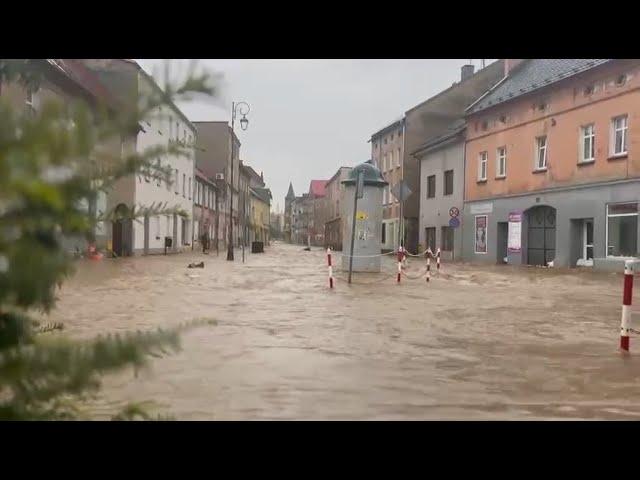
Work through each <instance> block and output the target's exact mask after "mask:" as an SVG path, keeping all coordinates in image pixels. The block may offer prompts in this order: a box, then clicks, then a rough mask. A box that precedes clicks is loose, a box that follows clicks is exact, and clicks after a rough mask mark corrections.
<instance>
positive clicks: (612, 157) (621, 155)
mask: <svg viewBox="0 0 640 480" xmlns="http://www.w3.org/2000/svg"><path fill="white" fill-rule="evenodd" d="M628 156H629V152H624V153H616V154H614V155H609V158H608V159H607V160H623V159H626V158H627V157H628Z"/></svg>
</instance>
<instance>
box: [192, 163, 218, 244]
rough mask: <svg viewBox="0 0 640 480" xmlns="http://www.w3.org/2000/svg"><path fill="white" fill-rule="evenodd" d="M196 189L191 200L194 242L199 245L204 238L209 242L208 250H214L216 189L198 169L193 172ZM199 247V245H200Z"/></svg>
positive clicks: (216, 212) (210, 180) (216, 214)
mask: <svg viewBox="0 0 640 480" xmlns="http://www.w3.org/2000/svg"><path fill="white" fill-rule="evenodd" d="M195 177H196V187H195V194H194V198H193V228H194V231H195V232H196V238H195V240H194V242H198V244H200V243H201V242H202V240H203V238H204V237H205V236H206V237H207V238H208V241H209V245H210V247H209V248H213V249H215V244H214V243H213V239H214V233H215V227H216V220H217V219H218V213H219V212H218V211H217V210H216V207H217V205H218V201H217V198H216V196H217V193H216V191H217V187H216V185H215V182H214V181H213V180H212V179H210V178H207V176H206V175H205V174H204V172H202V171H201V170H200V169H199V168H196V170H195ZM200 246H201V245H200Z"/></svg>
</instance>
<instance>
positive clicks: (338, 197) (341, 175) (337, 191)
mask: <svg viewBox="0 0 640 480" xmlns="http://www.w3.org/2000/svg"><path fill="white" fill-rule="evenodd" d="M351 170H352V168H351V167H340V168H339V169H338V171H337V172H336V173H335V174H334V175H333V176H332V177H331V178H330V179H329V180H328V181H327V185H326V187H325V190H326V196H325V209H326V210H325V223H324V244H325V247H331V249H332V250H342V231H343V229H344V228H345V227H344V225H345V222H346V219H345V218H344V217H343V216H342V213H341V209H342V208H343V205H344V185H342V181H343V180H346V179H347V178H348V176H349V172H351Z"/></svg>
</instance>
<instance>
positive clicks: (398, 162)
mask: <svg viewBox="0 0 640 480" xmlns="http://www.w3.org/2000/svg"><path fill="white" fill-rule="evenodd" d="M399 166H400V149H398V155H397V156H396V167H399Z"/></svg>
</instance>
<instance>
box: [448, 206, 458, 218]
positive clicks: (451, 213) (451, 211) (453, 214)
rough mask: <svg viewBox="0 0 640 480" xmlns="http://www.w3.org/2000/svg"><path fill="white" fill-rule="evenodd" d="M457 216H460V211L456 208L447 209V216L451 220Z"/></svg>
mask: <svg viewBox="0 0 640 480" xmlns="http://www.w3.org/2000/svg"><path fill="white" fill-rule="evenodd" d="M458 215H460V210H458V207H451V208H450V209H449V216H450V217H452V218H456V217H457V216H458Z"/></svg>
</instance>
